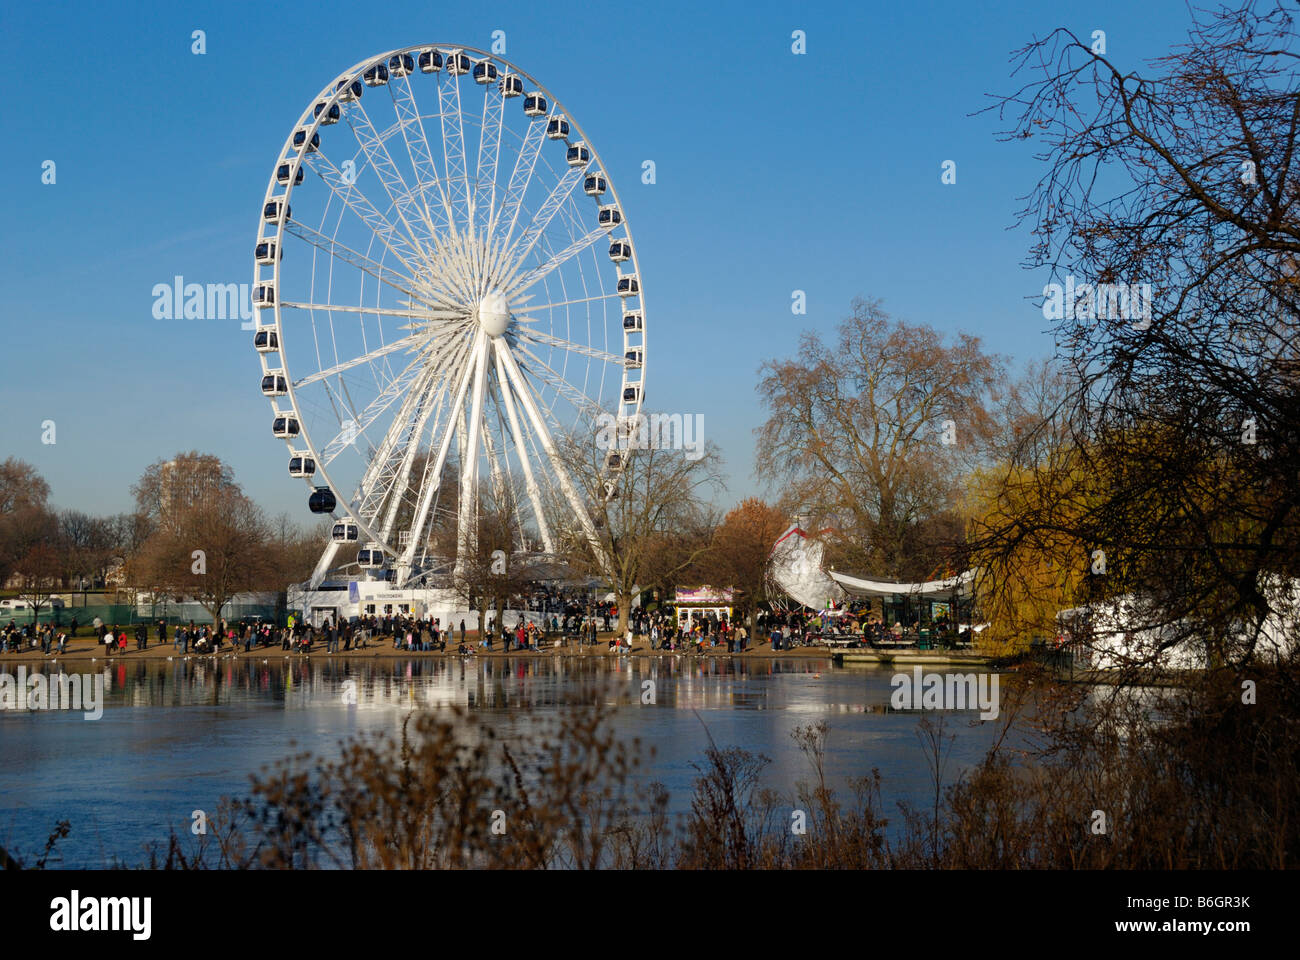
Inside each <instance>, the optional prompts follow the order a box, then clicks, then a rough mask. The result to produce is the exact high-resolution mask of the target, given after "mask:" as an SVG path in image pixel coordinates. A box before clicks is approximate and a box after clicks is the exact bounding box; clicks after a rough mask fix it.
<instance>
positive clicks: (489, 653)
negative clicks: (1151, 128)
mask: <svg viewBox="0 0 1300 960" xmlns="http://www.w3.org/2000/svg"><path fill="white" fill-rule="evenodd" d="M610 636H612V634H611V635H607V636H605V637H602V638H601V639H600V640H599V641H598V642H597V643H596V644H594V645H590V646H579V645H577V644H573V643H570V644H567V645H563V646H558V647H546V648H543V649H541V650H511V651H510V652H506V651H505V650H502V649H501V647H500V643H499V642H498V643H497V644H495V645H494V647H493V649H491V650H488V649H484V648H483V647H479V646H475V647H474V648H473V652H472V653H468V654H462V653H458V652H457V651H456V649H455V646H453V645H452V644H448V647H447V649H446V650H395V649H393V647H392V644H391V642H390V643H384V642H379V643H375V642H371V643H370V644H369V646H366V647H362V648H359V649H356V650H340V651H339V652H337V653H327V652H326V651H325V645H324V644H323V643H317V644H313V645H312V650H311V652H310V653H301V652H299V651H296V650H284V649H282V648H281V647H279V646H269V647H254V648H253V649H252V650H250V651H248V652H245V651H244V649H243V647H238V648H232V647H231V645H230V644H225V645H223V647H222V649H221V652H220V653H194V652H193V651H191V652H189V653H181V652H180V651H179V650H177V649H176V648H175V646H174V645H173V644H172V642H171V641H167V642H165V643H162V644H159V643H157V642H152V643H151V644H150V645H149V648H148V649H146V650H136V649H135V646H134V644H135V641H134V640H130V641H128V643H129V646H128V647H127V649H126V651H125V652H111V653H110V652H108V651H106V650H105V649H104V647H103V645H102V644H99V643H94V642H92V638H90V637H77V638H75V639H70V640H69V641H68V649H67V650H66V651H65V652H64V653H53V652H51V653H48V654H45V653H41V650H40V648H39V647H37V648H36V649H34V650H22V651H18V652H16V653H14V652H9V651H5V652H3V653H0V671H2V670H3V665H4V664H6V663H14V664H24V665H29V666H30V665H31V664H33V663H57V662H62V661H76V662H78V663H88V662H98V661H105V662H108V661H113V662H115V663H125V662H127V661H131V660H138V661H141V662H143V661H161V662H166V661H168V660H228V659H236V660H266V659H269V658H271V657H275V658H277V659H285V660H290V659H303V660H306V659H312V658H316V659H320V658H328V659H340V660H381V659H390V660H397V659H401V660H407V659H413V658H422V659H423V658H429V659H439V658H453V657H454V658H456V659H464V658H465V657H478V658H493V659H506V658H509V657H522V658H541V657H557V656H560V657H629V656H630V657H665V656H689V657H701V658H703V657H728V658H733V657H737V658H742V659H756V660H780V659H808V658H815V659H826V660H835V659H838V658H839V657H840V655H841V652H840V651H836V650H832V649H830V648H827V647H795V648H794V649H792V650H773V649H772V648H771V644H770V643H769V642H767V641H764V642H762V643H759V644H755V645H753V646H751V647H750V648H749V649H747V650H745V652H743V653H728V652H727V649H726V647H704V648H703V649H701V650H699V651H698V652H688V651H685V650H676V651H673V650H652V649H650V645H649V643H647V642H641V643H637V644H635V645H633V647H632V648H631V650H620V651H613V650H610V649H609V647H608V642H609V637H610ZM467 641H468V638H467ZM904 656H907V657H908V660H907V662H908V663H909V664H911V663H922V664H924V663H933V664H936V665H942V664H945V663H951V662H953V661H952V660H951V659H950V655H944V654H937V655H935V656H928V655H927V654H925V653H912V654H905V655H904ZM855 659H858V658H855ZM861 659H862V660H866V657H865V656H864V657H862V658H861ZM872 659H873V661H874V662H876V663H878V664H879V665H885V666H887V665H890V664H893V663H898V662H899V654H882V655H879V659H878V660H876V659H875V658H872ZM957 662H962V663H970V662H972V661H971V660H969V659H965V658H963V659H962V660H960V661H957Z"/></svg>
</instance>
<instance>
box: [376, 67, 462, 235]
mask: <svg viewBox="0 0 1300 960" xmlns="http://www.w3.org/2000/svg"><path fill="white" fill-rule="evenodd" d="M388 91H389V93H390V94H392V97H393V105H394V109H395V110H396V112H397V123H398V125H399V126H400V127H401V130H402V139H403V140H404V141H405V142H406V152H407V155H408V156H410V158H411V167H412V168H413V169H414V170H415V180H416V184H417V185H418V187H419V190H420V193H421V195H422V197H423V202H424V205H425V210H426V212H427V214H428V216H429V222H430V223H433V225H434V227H435V235H436V232H437V228H447V229H450V227H451V225H452V215H451V204H450V203H449V202H448V200H447V192H446V191H445V190H444V189H443V185H442V180H441V179H440V178H439V177H438V167H437V164H435V163H434V161H433V151H432V150H431V149H430V148H429V137H428V133H427V132H426V131H425V129H424V121H423V120H422V119H421V118H420V108H419V106H417V105H416V102H415V91H414V90H413V89H412V88H411V78H410V76H409V75H407V76H403V77H400V78H398V82H395V83H389V85H388ZM430 196H435V199H436V200H437V204H436V205H435V206H432V207H431V206H430V205H429V197H430ZM439 208H440V209H441V216H440V217H436V218H435V216H434V210H435V209H439Z"/></svg>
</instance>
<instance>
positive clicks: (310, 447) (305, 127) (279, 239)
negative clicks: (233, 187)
mask: <svg viewBox="0 0 1300 960" xmlns="http://www.w3.org/2000/svg"><path fill="white" fill-rule="evenodd" d="M430 50H436V51H439V52H440V53H442V54H462V53H463V54H466V55H470V56H471V57H474V62H475V64H476V65H477V64H478V63H482V62H490V63H492V64H494V65H496V66H498V67H500V68H503V69H505V70H506V71H507V72H508V73H509V74H511V75H514V76H517V77H519V78H521V80H523V81H525V82H527V83H528V84H529V85H530V86H531V87H532V89H533V91H535V92H536V93H540V94H542V95H543V96H545V97H546V98H547V99H548V101H549V103H550V104H551V109H550V110H549V111H548V113H547V114H546V117H548V118H550V117H562V118H563V119H564V120H565V121H567V123H568V125H569V128H570V135H569V136H566V137H565V138H564V141H565V143H566V145H571V144H573V143H578V144H581V145H583V146H584V147H585V148H586V149H587V150H588V151H589V154H590V160H589V161H588V162H587V163H586V164H585V165H583V166H582V167H581V170H582V173H581V174H580V175H589V174H591V173H597V174H599V175H600V176H602V177H603V178H604V180H605V185H606V190H607V192H608V193H609V194H610V196H611V199H612V202H613V204H614V205H615V206H616V208H617V209H618V210H619V211H620V213H621V220H620V223H619V224H618V225H617V226H618V228H619V229H620V230H621V233H622V234H623V235H624V237H625V238H626V241H627V244H628V246H629V248H630V250H629V254H630V256H629V257H628V259H629V260H630V261H631V267H632V271H631V273H630V274H626V275H625V274H623V272H622V269H621V268H617V273H618V276H619V277H620V278H621V277H623V276H628V275H630V276H632V277H635V278H636V279H637V292H636V295H635V296H636V302H637V306H636V308H635V309H636V311H637V312H639V314H640V318H641V319H640V327H639V329H638V330H637V332H638V333H639V334H640V342H639V344H638V346H639V349H640V351H641V361H640V366H639V368H638V369H639V379H638V380H636V381H635V385H636V386H637V388H638V389H636V390H635V392H634V400H633V401H624V400H623V397H624V396H625V395H626V394H625V392H624V388H625V387H626V386H628V385H629V383H628V380H627V377H626V373H624V374H623V375H622V376H621V377H620V378H619V381H618V382H619V395H618V397H617V399H616V401H615V407H616V408H617V409H618V411H619V414H620V415H621V416H620V418H622V417H628V416H630V417H633V418H634V417H636V416H639V415H640V414H641V410H642V407H643V404H644V399H645V382H646V380H645V369H646V368H645V358H646V353H647V352H648V351H647V343H648V337H647V330H646V322H645V315H646V301H645V295H644V284H643V283H642V282H641V277H642V274H641V267H640V259H639V249H638V247H637V244H636V243H635V241H634V238H633V234H632V229H631V226H630V225H629V223H628V219H627V217H626V215H625V213H623V211H624V210H625V208H624V205H623V202H622V199H621V197H620V195H619V193H618V189H617V185H616V184H615V183H614V180H613V178H612V177H611V176H610V175H609V172H608V168H607V167H606V165H605V163H604V161H603V159H602V158H601V157H600V154H599V151H598V150H597V149H596V147H595V146H594V145H593V143H592V141H591V139H590V138H589V137H588V135H587V134H586V131H585V130H584V129H583V127H582V125H581V123H580V122H579V121H578V120H577V119H576V117H575V116H574V115H573V114H572V112H571V111H569V110H568V109H567V108H566V107H565V106H564V104H563V102H562V101H560V100H559V99H558V98H557V97H555V96H554V94H553V93H552V92H551V90H550V89H549V88H548V87H547V86H546V85H545V84H543V83H541V82H540V81H539V80H538V79H537V78H536V77H534V76H533V75H532V74H530V73H529V72H528V71H526V70H524V69H522V68H521V67H520V66H519V65H518V64H516V63H514V62H513V61H511V60H509V59H508V58H506V57H504V56H502V55H499V54H495V53H491V52H490V51H485V50H482V49H480V48H476V47H472V46H467V45H464V44H443V43H421V44H416V45H408V46H402V47H397V48H394V49H392V50H389V51H387V52H385V53H382V54H376V55H374V56H372V57H368V58H366V59H364V60H361V61H358V62H357V63H356V64H354V65H352V66H351V67H349V68H348V69H346V70H344V71H342V72H341V73H339V74H338V75H336V76H335V77H334V79H333V80H331V81H330V82H329V83H328V84H326V85H325V86H324V87H323V88H322V89H321V90H320V92H319V93H318V94H317V95H316V96H315V97H313V98H311V100H310V101H309V103H308V105H307V107H306V109H305V110H304V111H303V112H302V114H301V115H300V116H299V118H298V121H297V123H295V124H294V125H293V126H292V127H291V129H290V132H289V134H288V136H287V137H286V139H285V141H284V144H283V145H282V147H281V149H280V152H279V153H278V155H277V157H276V159H275V162H274V164H273V167H272V173H271V177H270V178H269V180H268V184H267V189H266V192H265V194H264V197H263V203H262V209H263V211H265V210H266V208H267V206H268V205H269V204H270V203H271V202H272V201H275V200H281V201H282V207H281V209H280V211H279V213H278V216H277V217H276V219H275V221H274V223H273V224H270V226H272V227H273V229H272V230H268V229H267V227H268V222H267V221H266V219H265V217H262V218H259V227H258V242H259V243H261V242H264V241H266V240H274V241H275V243H276V253H275V256H274V259H273V262H272V263H271V264H270V265H269V266H270V269H271V276H270V277H269V278H263V277H262V276H261V272H262V271H261V270H260V269H259V267H260V266H261V265H260V264H255V266H254V282H255V285H256V284H261V283H264V282H266V281H267V279H269V282H270V283H271V285H272V289H273V290H274V291H275V296H274V299H273V304H272V310H271V316H272V322H271V323H270V324H266V323H263V322H261V312H262V310H264V309H265V308H262V310H259V315H258V321H259V322H258V323H256V324H255V328H256V329H257V330H258V331H274V333H275V336H276V343H277V349H276V350H275V353H276V354H277V357H278V366H277V367H276V368H275V369H274V370H272V369H271V368H270V367H269V363H268V354H267V353H260V354H259V356H260V359H261V365H262V371H263V376H264V377H265V376H267V375H269V374H272V373H275V374H278V375H280V376H283V378H284V380H285V387H286V390H285V392H284V393H283V395H281V396H278V397H277V396H273V397H270V398H269V399H271V401H272V407H273V410H274V411H275V412H276V414H277V415H290V416H292V417H294V418H295V420H296V421H297V423H298V424H299V425H300V432H299V434H297V435H296V436H294V437H292V438H290V437H286V438H285V443H286V447H287V448H288V449H289V451H290V454H291V456H293V455H298V454H299V453H303V454H306V455H309V456H310V457H311V458H312V460H313V461H314V464H315V471H314V473H313V474H312V475H311V476H304V477H303V480H304V482H305V484H306V485H307V486H308V487H309V489H312V490H313V491H315V490H320V489H322V488H324V489H328V490H329V491H330V492H331V494H332V495H333V496H334V500H335V510H334V511H332V513H334V514H342V515H343V516H342V522H351V523H354V524H355V525H356V526H357V528H358V532H359V533H364V534H365V535H366V539H367V541H368V542H369V543H370V544H371V545H372V546H375V547H378V548H379V549H381V550H382V551H383V552H384V553H385V554H387V555H390V556H393V557H394V558H398V557H400V556H401V554H402V551H401V549H400V547H396V546H393V545H392V544H390V543H389V542H388V538H386V537H384V536H381V535H380V534H379V532H378V531H376V530H374V529H372V526H371V524H372V523H374V524H375V525H376V526H377V525H378V524H377V522H376V520H372V521H370V522H367V520H366V518H365V517H364V516H361V515H360V513H361V511H360V509H359V508H358V507H357V506H356V505H354V504H353V502H352V499H353V497H352V496H350V495H349V494H348V493H347V492H346V490H345V489H344V487H343V486H341V485H340V484H339V483H338V482H336V481H335V479H334V478H332V477H331V476H330V474H329V463H327V462H326V461H325V459H324V458H323V457H322V456H321V449H320V448H318V445H317V442H316V440H314V439H313V438H312V436H311V431H310V430H307V429H306V428H305V423H306V418H305V416H304V413H303V409H302V407H301V404H300V398H299V388H300V386H301V384H300V385H298V386H296V385H295V383H294V379H293V376H292V373H291V369H290V360H291V358H290V357H289V355H288V353H287V352H286V349H285V340H284V330H285V322H284V318H283V316H282V310H283V309H284V302H283V298H282V297H281V296H280V295H279V291H280V290H281V289H282V286H281V264H282V253H283V249H284V247H283V241H284V239H285V237H286V236H287V235H288V234H289V231H288V229H287V228H288V226H289V223H290V222H291V219H292V218H291V217H290V216H289V208H290V199H291V197H292V195H293V191H294V188H295V186H296V185H297V184H296V183H295V179H296V176H297V174H298V172H299V171H300V170H303V168H304V167H305V166H307V164H306V157H307V155H308V154H309V153H311V152H312V147H311V144H312V142H313V140H314V138H315V137H316V136H317V134H318V131H319V129H320V127H321V126H322V123H323V121H324V118H325V117H326V116H328V115H329V114H330V111H331V109H332V108H334V107H336V106H341V104H342V103H343V102H345V101H343V96H344V93H345V91H346V90H347V89H349V88H350V87H351V85H352V84H354V83H357V82H360V81H361V80H363V78H364V76H365V74H366V72H367V71H369V70H371V69H373V68H375V67H377V66H379V65H381V64H383V65H386V64H388V63H389V62H390V61H391V59H393V58H395V57H397V56H414V55H417V54H419V53H422V52H425V51H430ZM401 76H402V77H403V78H404V79H406V82H407V84H410V82H411V81H410V79H408V78H407V77H408V75H407V74H403V75H401ZM411 76H413V75H411ZM456 84H457V90H458V102H459V75H457V81H456ZM484 86H485V91H484V93H485V96H488V97H490V96H491V88H492V84H491V83H488V84H486V85H484ZM412 98H413V94H412ZM507 99H508V98H507ZM321 105H323V109H317V108H318V106H321ZM501 109H502V111H503V112H504V109H505V105H504V104H503V105H502V107H501ZM458 115H459V116H460V117H461V118H462V120H461V127H462V136H463V126H464V122H463V117H464V116H465V114H464V111H463V109H461V110H459V111H458ZM416 119H417V122H418V123H419V126H420V128H421V132H422V133H423V134H424V135H425V136H426V138H427V131H426V130H425V128H424V122H425V120H427V119H428V117H427V116H426V115H423V114H420V113H417V118H416ZM502 123H504V120H503V121H502ZM302 131H305V137H304V142H303V143H302V145H301V146H299V147H295V146H294V138H295V137H296V136H298V134H299V133H300V132H302ZM391 135H392V133H391V128H390V133H389V134H388V136H391ZM384 142H386V140H385V141H384ZM462 146H463V145H462ZM498 149H499V148H498ZM539 150H540V148H539ZM481 151H482V144H481V143H480V159H481ZM464 154H465V156H464V163H465V165H466V166H465V169H466V173H467V174H468V169H469V168H468V157H469V153H468V150H467V149H464ZM535 162H536V160H535V159H534V163H535ZM285 163H288V164H289V177H288V182H287V183H286V184H283V185H281V184H280V183H279V182H278V179H277V172H278V170H279V168H280V166H281V165H282V164H285ZM548 166H549V164H548ZM444 172H445V171H444ZM532 175H533V174H532V172H531V171H530V174H529V180H528V182H531V179H532ZM466 179H467V181H468V177H467V178H466ZM281 186H283V192H280V191H279V190H278V188H279V187H281ZM424 188H425V185H423V184H421V183H420V182H419V179H418V174H417V179H416V184H415V186H414V187H412V188H411V192H412V194H414V193H415V192H417V191H418V192H423V190H424ZM573 189H574V188H573V187H570V188H569V193H571V191H572V190H573ZM574 196H575V197H576V195H574ZM566 199H568V197H566ZM599 202H600V201H599V199H597V203H598V204H599ZM498 206H499V205H498V204H497V203H495V202H494V208H496V207H498ZM386 209H391V207H389V208H386ZM344 213H345V211H344V210H343V209H342V208H340V214H339V215H340V218H342V217H343V216H344ZM536 214H537V211H536V210H534V211H532V212H531V216H532V217H533V218H535V217H536ZM471 216H472V213H471ZM337 230H338V227H337V226H336V227H335V235H336V236H337ZM370 233H371V246H372V247H373V243H374V237H375V234H374V231H373V229H372V230H371V231H370ZM606 233H607V234H608V235H609V236H611V237H612V236H613V233H614V230H613V229H611V230H608V231H606ZM418 249H419V248H418V246H417V250H418ZM390 252H391V251H390ZM506 252H510V251H509V250H507V251H506ZM398 262H401V261H400V259H399V260H398ZM515 266H516V271H517V270H518V269H521V268H523V266H524V259H523V258H522V257H521V258H520V260H519V262H518V263H517V264H516V265H515ZM331 268H332V265H331ZM536 282H537V281H533V283H536ZM521 289H522V290H526V289H528V287H527V286H525V287H523V288H521ZM602 289H603V284H602ZM611 296H613V297H617V292H614V293H613V294H604V295H603V298H608V297H611ZM597 299H600V298H597ZM627 309H628V308H627V305H626V302H625V301H624V302H623V303H622V304H620V306H619V309H618V313H619V314H620V315H622V314H625V313H626V312H627ZM367 312H371V311H367ZM373 312H374V313H375V314H377V315H380V316H391V315H392V314H391V313H390V312H389V311H388V310H384V309H381V308H379V307H376V308H375V309H374V311H373ZM313 325H314V321H313ZM588 327H590V318H589V320H588ZM606 333H608V330H606ZM470 339H471V340H475V338H474V337H471V338H470ZM624 343H625V348H626V338H624ZM534 345H536V346H540V344H534ZM485 349H486V348H485ZM474 352H475V347H474V346H472V345H471V346H468V347H467V349H466V351H465V357H464V361H463V362H464V364H465V365H466V370H468V366H469V364H470V362H471V360H472V357H473V354H474ZM367 356H368V355H367ZM565 356H566V364H567V352H566V354H565ZM418 359H419V358H418V356H417V361H418ZM417 361H412V365H413V364H414V363H415V362H417ZM607 366H608V364H605V365H604V366H603V367H602V371H603V372H602V382H603V379H604V376H605V375H606V373H605V372H604V371H605V367H607ZM588 368H590V363H588ZM408 369H409V367H408ZM548 369H549V368H548ZM626 369H628V368H627V367H626V366H624V370H625V371H626ZM319 372H320V371H317V373H319ZM552 372H554V371H552ZM430 374H431V370H430V369H427V368H426V369H422V370H421V371H419V373H418V374H417V375H416V377H415V378H414V380H415V382H414V383H412V384H411V385H409V386H408V389H414V388H415V384H416V383H419V384H420V387H419V389H422V390H425V389H427V388H428V386H429V384H428V383H425V382H424V381H425V379H426V376H427V378H428V380H430V381H431V380H432V379H433V377H432V376H431V375H430ZM455 375H456V371H452V372H451V374H450V376H452V377H454V376H455ZM557 377H558V378H559V379H560V380H564V378H563V377H562V376H559V375H557ZM571 386H572V385H571ZM574 390H575V392H577V393H579V394H583V393H584V391H583V390H582V389H579V388H577V387H574ZM584 395H585V394H584ZM557 399H558V392H557V395H556V397H555V398H553V399H552V406H553V405H554V403H555V402H556V400H557ZM588 399H590V398H588ZM277 401H278V402H277ZM570 402H572V401H570ZM594 405H595V406H599V403H598V402H597V403H595V404H594ZM455 406H456V404H453V408H454V407H455ZM575 407H576V408H577V411H578V416H579V418H581V417H582V416H583V415H584V414H583V411H582V408H581V407H579V406H577V405H576V404H575ZM548 409H549V408H548ZM628 411H630V412H628ZM452 415H454V410H453V409H452V408H449V411H448V416H449V420H448V424H447V427H446V429H447V430H448V431H449V430H450V417H451V416H452ZM575 423H576V421H575ZM536 439H538V438H535V440H536ZM300 448H305V449H300ZM534 452H535V453H537V454H539V455H540V454H541V451H540V450H538V449H537V444H536V442H535V444H534ZM523 453H524V454H525V455H526V453H527V451H526V450H525V451H523ZM503 455H504V450H503ZM518 455H519V454H518V452H517V456H518ZM544 459H545V458H544V457H541V456H539V460H544ZM444 469H445V465H444ZM438 483H439V484H441V483H442V480H441V479H439V480H438ZM377 516H378V511H377V513H376V518H377ZM335 522H340V518H338V517H337V516H336V518H335Z"/></svg>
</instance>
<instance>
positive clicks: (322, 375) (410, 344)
mask: <svg viewBox="0 0 1300 960" xmlns="http://www.w3.org/2000/svg"><path fill="white" fill-rule="evenodd" d="M425 339H426V338H425V337H423V336H419V335H416V334H412V335H411V336H409V337H403V338H402V339H400V340H394V341H393V342H392V343H386V344H384V345H383V346H382V347H377V348H375V349H374V350H371V351H370V352H369V353H364V354H362V355H361V356H359V357H354V358H353V359H351V360H344V361H343V362H342V363H336V364H335V365H334V366H332V367H330V368H329V369H328V370H321V371H320V372H318V373H312V374H308V375H307V376H305V377H301V378H299V379H297V380H295V381H294V382H293V388H294V389H295V390H297V389H298V388H299V387H305V386H307V385H308V384H312V383H316V382H317V381H319V380H328V379H329V378H330V377H333V376H337V375H338V374H340V373H342V372H343V371H344V370H351V369H352V368H353V367H359V366H362V365H363V364H367V363H373V362H374V361H375V360H378V359H379V358H380V357H386V356H388V355H389V354H390V353H396V352H397V351H399V350H412V349H414V348H416V347H418V346H419V345H420V344H422V343H424V342H425Z"/></svg>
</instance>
